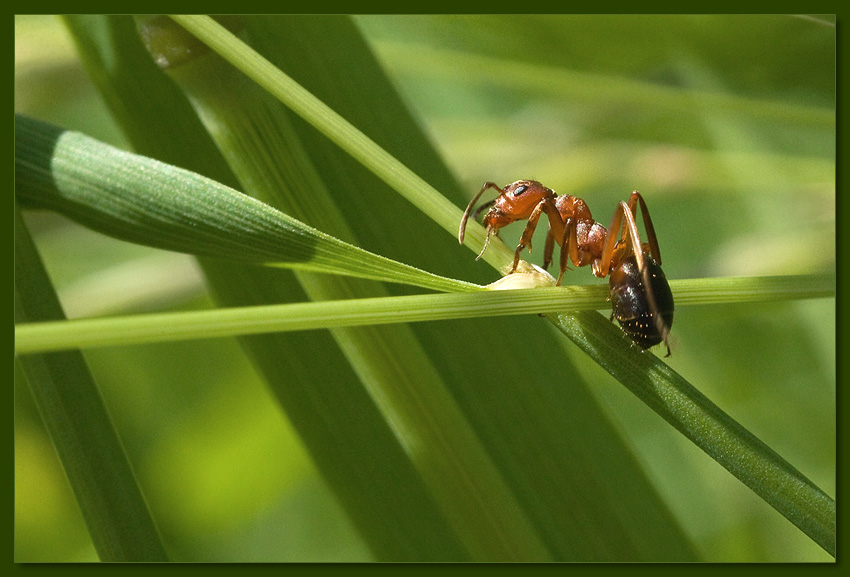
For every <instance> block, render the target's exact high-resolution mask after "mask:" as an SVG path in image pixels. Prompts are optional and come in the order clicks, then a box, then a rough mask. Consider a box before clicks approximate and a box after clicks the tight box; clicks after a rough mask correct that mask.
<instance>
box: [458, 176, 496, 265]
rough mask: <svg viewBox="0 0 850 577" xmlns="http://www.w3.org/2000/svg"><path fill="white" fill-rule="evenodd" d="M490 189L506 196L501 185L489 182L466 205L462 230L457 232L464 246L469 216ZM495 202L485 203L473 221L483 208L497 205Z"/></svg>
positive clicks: (461, 225)
mask: <svg viewBox="0 0 850 577" xmlns="http://www.w3.org/2000/svg"><path fill="white" fill-rule="evenodd" d="M488 188H495V189H496V190H498V191H499V195H500V196H501V195H503V194H505V191H504V190H502V189H501V187H499V185H498V184H496V183H495V182H489V181H488V182H485V183H484V184H483V185H482V186H481V190H479V191H478V194H476V195H475V196H473V197H472V200H470V201H469V204H467V205H466V210H465V211H463V217H461V219H460V228H459V229H458V232H457V240H458V242H459V243H460V244H463V239H464V237H465V236H466V223H467V222H468V221H469V215H470V213H471V212H472V208H473V207H474V206H475V203H476V202H478V199H479V198H481V195H482V194H484V192H485V191H486V190H487V189H488ZM495 202H496V201H495V200H493V201H491V202H488V203H485V204H483V205H482V206H480V207H479V208H478V210H477V211H475V216H473V217H472V218H473V220H474V219H475V218H476V217H477V216H478V213H480V212H481V210H482V209H483V208H485V207H489V206H492V205H493V204H495ZM488 236H489V235H488ZM482 253H483V251H482ZM479 256H480V255H479Z"/></svg>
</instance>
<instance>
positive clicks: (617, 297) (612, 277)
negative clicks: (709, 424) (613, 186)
mask: <svg viewBox="0 0 850 577" xmlns="http://www.w3.org/2000/svg"><path fill="white" fill-rule="evenodd" d="M490 188H493V189H495V190H497V191H499V196H498V197H496V198H495V199H494V200H491V201H490V202H486V203H484V204H482V205H481V206H479V207H478V209H477V210H476V211H475V212H474V213H472V209H473V207H474V206H475V203H476V202H478V199H479V198H480V197H481V195H482V194H484V192H485V191H486V190H488V189H490ZM638 206H640V209H641V214H642V216H643V224H644V228H645V229H646V236H647V240H648V242H647V243H643V242H641V240H640V234H639V233H638V228H637V224H636V223H635V218H636V215H637V207H638ZM485 208H489V209H490V210H489V211H488V212H487V214H486V215H484V220H483V225H484V227H485V228H486V229H487V237H486V239H485V241H484V247H483V248H482V249H481V252H480V253H479V254H478V257H477V258H481V255H483V254H484V251H485V250H487V246H488V245H489V243H490V237H492V236H498V235H499V229H501V228H502V227H504V226H507V225H509V224H510V223H512V222H515V221H518V220H528V223H527V224H526V225H525V230H524V231H523V233H522V237H520V241H519V245H517V248H516V252H515V253H514V262H513V266H512V267H511V270H510V272H511V273H513V272H514V271H516V268H517V265H518V264H519V257H520V253H521V252H522V249H524V248H526V247H528V250H529V252H530V251H531V237H532V236H533V235H534V230H535V229H536V228H537V222H538V221H539V220H540V216H541V215H542V214H545V215H546V217H547V218H548V220H549V231H548V233H547V234H546V246H545V249H544V252H543V268H548V266H549V264H550V263H551V262H552V253H553V251H554V247H555V244H557V245H558V246H559V247H561V255H560V256H561V261H560V265H561V272H560V274H559V275H558V281H557V284H558V285H560V284H561V280H562V279H563V276H564V272H565V271H566V270H567V266H568V262H570V261H571V262H572V263H573V265H574V266H577V267H580V266H587V265H590V266H591V270H592V271H593V274H594V275H596V276H597V277H600V278H604V277H606V276H608V277H609V278H608V285H609V290H610V295H611V305H612V308H613V312H612V315H611V316H612V318H616V319H617V321H618V322H619V323H620V326H621V327H622V328H623V331H624V332H625V333H626V334H627V335H628V336H629V338H631V339H632V340H633V341H634V342H635V343H637V344H638V346H640V347H641V348H642V349H648V348H649V347H652V346H654V345H657V344H659V343H661V342H663V343H664V345H665V346H666V347H667V356H669V355H670V346H669V344H668V343H667V336H668V334H669V332H670V326H671V325H672V324H673V294H672V292H671V291H670V285H669V284H668V283H667V278H666V277H665V276H664V271H662V270H661V252H660V251H659V249H658V240H657V239H656V237H655V228H654V227H653V226H652V219H651V218H650V216H649V211H648V210H647V208H646V203H645V202H644V200H643V197H642V196H641V195H640V194H639V193H638V192H637V191H634V192H632V194H631V196H630V197H629V201H628V203H626V202H620V203H619V204H618V205H617V208H616V210H615V211H614V218H613V219H612V220H611V226H610V227H609V228H607V229H606V228H605V227H604V226H602V225H601V224H599V223H598V222H596V221H595V220H594V219H593V216H591V214H590V209H589V208H588V207H587V204H586V203H585V202H584V201H583V200H582V199H580V198H578V197H575V196H572V195H570V194H564V195H561V196H558V195H557V194H555V191H553V190H552V189H551V188H546V187H545V186H543V185H542V184H540V183H539V182H537V181H536V180H518V181H516V182H514V183H511V184H509V185H508V186H506V187H505V188H500V187H499V186H498V185H496V184H494V183H492V182H485V183H484V186H482V187H481V190H480V191H479V192H478V194H476V195H475V196H474V197H473V198H472V200H471V201H470V202H469V205H468V206H467V207H466V211H465V212H464V213H463V219H462V220H461V222H460V230H459V232H458V240H459V241H460V242H461V243H463V239H464V235H465V233H466V223H467V222H468V220H469V217H470V213H472V219H473V220H475V219H476V218H477V217H478V215H479V214H480V213H481V211H483V210H484V209H485Z"/></svg>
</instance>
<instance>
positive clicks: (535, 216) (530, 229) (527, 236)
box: [508, 200, 546, 274]
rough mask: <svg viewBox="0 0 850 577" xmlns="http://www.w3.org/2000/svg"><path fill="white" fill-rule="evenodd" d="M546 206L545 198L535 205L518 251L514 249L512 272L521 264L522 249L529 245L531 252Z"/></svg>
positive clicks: (520, 240) (517, 248)
mask: <svg viewBox="0 0 850 577" xmlns="http://www.w3.org/2000/svg"><path fill="white" fill-rule="evenodd" d="M545 207H546V200H543V201H541V202H540V203H539V204H538V205H537V206H535V207H534V210H533V211H531V214H530V215H529V217H528V224H526V225H525V230H523V231H522V236H521V237H520V239H519V244H518V245H517V247H516V251H514V264H513V266H512V267H511V273H512V272H514V271H516V268H517V266H518V265H519V255H520V253H521V252H522V249H524V248H525V247H528V252H529V253H531V237H533V236H534V231H535V230H536V229H537V221H539V220H540V214H541V213H542V212H543V210H544V208H545ZM508 274H510V273H508Z"/></svg>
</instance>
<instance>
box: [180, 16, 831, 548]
mask: <svg viewBox="0 0 850 577" xmlns="http://www.w3.org/2000/svg"><path fill="white" fill-rule="evenodd" d="M175 19H176V20H177V21H178V22H179V23H180V24H181V25H183V26H185V27H186V28H187V29H189V30H190V31H192V32H193V33H194V34H196V35H197V36H198V37H200V38H201V39H202V40H204V42H205V43H207V44H208V45H210V46H211V47H212V48H213V49H214V50H216V51H217V52H219V53H220V54H221V55H222V56H224V57H225V58H227V59H229V60H230V61H231V62H233V63H234V64H236V65H237V67H239V68H240V69H241V70H242V71H243V72H245V73H246V74H247V75H248V76H249V77H251V78H253V79H254V80H256V81H257V82H258V83H260V84H261V85H262V86H264V87H266V88H267V89H268V90H269V91H270V92H271V93H272V94H274V95H275V96H277V97H278V98H280V99H281V101H282V102H284V103H285V104H287V105H288V106H290V107H291V108H292V109H293V110H294V111H295V112H296V113H298V114H299V115H301V116H302V117H304V118H305V120H307V121H308V122H309V123H310V124H312V125H313V126H314V127H316V128H317V129H318V130H319V131H320V132H322V133H323V134H325V135H326V136H327V137H328V138H329V139H330V140H332V141H333V142H335V143H336V144H338V145H339V146H340V147H341V148H343V149H344V150H346V151H347V152H349V153H350V154H351V155H352V156H353V157H354V158H355V159H357V160H358V161H359V162H361V163H363V165H364V166H366V167H367V168H369V169H370V170H372V171H373V172H374V173H375V174H376V175H378V176H379V177H381V178H382V179H384V180H385V182H388V183H390V184H391V185H392V186H393V187H394V188H396V189H397V190H398V191H399V192H400V193H401V194H402V195H404V196H405V197H406V198H408V199H409V200H411V201H412V202H414V203H415V204H417V206H419V207H420V208H422V209H423V210H424V211H425V212H426V213H427V214H429V216H431V217H432V218H433V219H434V220H435V221H436V222H437V223H438V224H440V225H441V226H442V227H443V228H445V229H447V230H451V229H452V227H451V226H449V224H448V223H449V222H450V221H451V217H450V213H451V211H450V210H448V209H446V210H445V211H443V210H441V209H439V208H437V209H433V207H434V206H436V205H433V204H429V203H428V202H423V201H421V199H422V198H424V197H428V198H433V197H434V196H436V194H437V193H436V191H433V190H432V189H431V190H429V189H428V187H427V186H421V184H424V183H419V182H418V181H417V179H416V178H414V177H413V175H412V173H410V171H409V170H408V169H406V168H405V167H404V166H403V165H401V164H400V163H398V161H396V160H395V159H394V158H393V157H392V156H390V155H388V154H387V153H386V152H384V151H383V150H382V149H380V148H379V147H378V146H377V145H376V144H374V142H373V141H371V140H369V139H368V138H367V137H365V135H363V134H362V133H360V132H359V131H358V130H356V129H355V128H354V127H353V126H351V125H350V124H348V123H347V122H346V121H345V120H343V119H342V118H341V117H339V116H338V115H336V114H334V113H333V112H332V111H330V109H328V108H327V107H326V106H324V105H323V104H322V103H321V102H320V101H318V100H317V99H315V98H314V97H313V96H312V95H311V94H310V93H309V92H307V91H306V90H304V89H303V88H302V87H301V86H299V85H297V84H296V83H294V82H293V81H292V80H291V79H290V78H289V77H287V76H286V75H284V74H283V73H281V72H279V71H276V70H275V69H274V66H273V65H271V64H270V63H269V62H268V61H266V60H265V59H263V58H262V57H260V56H259V55H258V54H256V53H254V52H253V51H251V50H250V49H248V48H247V47H244V46H242V45H240V43H239V42H238V41H237V40H236V39H235V37H233V36H232V35H229V33H227V32H226V31H224V30H223V29H222V28H221V27H219V26H218V25H216V24H215V23H214V22H213V21H212V20H211V19H207V18H203V17H175ZM803 120H804V122H809V121H811V119H803ZM819 122H820V123H821V124H822V123H823V120H821V121H819ZM398 174H402V175H404V176H403V177H400V178H395V176H394V175H398ZM389 175H393V176H389ZM420 195H421V196H420ZM455 216H456V215H455ZM455 222H457V219H456V218H455ZM503 258H504V255H503V254H502V253H500V254H499V255H498V256H496V257H494V259H493V260H492V261H489V262H491V264H494V266H497V268H501V267H503V264H504V263H503V262H501V261H502V260H503ZM585 319H586V317H581V318H580V320H579V321H578V322H579V324H580V325H584V324H585ZM591 326H593V325H590V324H588V325H586V326H584V329H583V330H589V329H590V327H591ZM610 352H612V351H609V353H610ZM597 361H598V359H597ZM612 362H614V358H612V359H611V360H609V361H608V364H611V363H612ZM603 366H605V364H603ZM786 512H787V510H786ZM792 516H793V515H792ZM810 536H812V537H813V538H814V539H815V540H816V541H817V542H818V543H819V544H820V545H821V546H824V547H825V548H827V550H829V543H828V541H829V540H828V538H826V539H825V538H824V535H823V533H820V534H818V532H817V531H815V532H813V533H811V534H810ZM833 550H834V545H833Z"/></svg>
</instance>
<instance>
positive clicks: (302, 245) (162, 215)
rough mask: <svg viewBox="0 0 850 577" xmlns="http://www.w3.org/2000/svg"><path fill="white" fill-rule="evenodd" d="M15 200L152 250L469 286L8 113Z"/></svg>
mask: <svg viewBox="0 0 850 577" xmlns="http://www.w3.org/2000/svg"><path fill="white" fill-rule="evenodd" d="M15 151H16V179H17V180H18V183H19V184H18V187H17V191H16V193H17V198H18V200H19V202H21V203H22V204H23V205H25V206H29V207H35V208H50V209H54V210H57V211H59V212H62V213H63V214H65V215H67V216H69V217H71V218H74V219H75V220H78V221H80V222H82V223H84V224H86V225H88V226H90V227H91V228H93V229H95V230H99V231H100V232H103V233H105V234H109V235H111V236H115V237H118V238H121V239H123V240H129V241H133V242H140V243H142V244H147V245H149V246H154V247H157V248H164V249H168V250H175V251H179V252H187V253H193V254H200V255H204V256H211V257H216V258H223V259H228V260H234V261H238V262H255V263H266V264H275V265H277V266H283V267H287V268H299V269H303V270H311V271H317V272H326V273H336V274H347V275H353V276H359V277H363V278H372V279H381V280H387V281H391V280H392V279H395V280H396V282H404V283H411V284H415V285H419V286H425V287H427V288H433V289H437V290H458V289H460V290H463V289H467V290H468V289H472V288H474V286H473V285H470V284H469V283H464V282H461V281H454V280H452V279H446V278H442V277H439V276H437V275H433V274H429V273H427V272H424V271H421V270H417V269H415V268H414V267H410V266H407V265H404V264H401V263H398V262H394V261H391V260H390V259H386V258H383V257H380V256H377V255H374V254H371V253H368V252H367V251H364V250H362V249H359V248H357V247H354V246H352V245H349V244H347V243H344V242H341V241H339V240H337V239H335V238H333V237H331V236H329V235H326V234H323V233H321V232H319V231H317V230H315V229H313V228H311V227H308V226H306V225H304V224H303V223H301V222H298V221H297V220H295V219H293V218H291V217H289V216H287V215H285V214H283V213H281V212H279V211H277V210H275V209H273V208H271V207H269V206H268V205H265V204H263V203H261V202H259V201H256V200H253V199H251V198H250V197H247V196H245V195H242V194H239V193H238V192H236V191H235V190H233V189H231V188H229V187H226V186H224V185H222V184H220V183H217V182H215V181H212V180H210V179H208V178H205V177H203V176H200V175H198V174H195V173H191V172H189V171H186V170H183V169H181V168H177V167H174V166H170V165H166V164H164V163H162V162H159V161H156V160H153V159H150V158H146V157H142V156H138V155H135V154H132V153H128V152H124V151H121V150H118V149H116V148H114V147H111V146H109V145H107V144H104V143H101V142H98V141H96V140H95V139H92V138H89V137H87V136H85V135H83V134H80V133H75V132H72V131H61V130H60V129H58V128H56V127H53V126H49V125H46V124H44V123H40V122H38V121H36V120H33V119H29V118H27V117H17V118H16V142H15Z"/></svg>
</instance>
